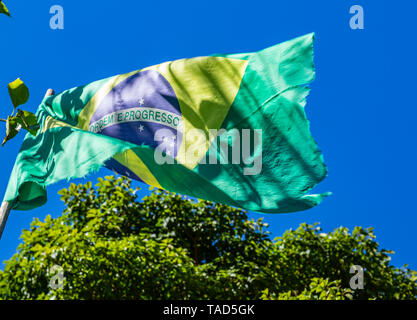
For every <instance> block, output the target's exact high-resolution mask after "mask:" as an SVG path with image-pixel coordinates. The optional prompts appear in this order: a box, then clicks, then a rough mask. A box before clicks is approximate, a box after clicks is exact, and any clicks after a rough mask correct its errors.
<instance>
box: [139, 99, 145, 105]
mask: <svg viewBox="0 0 417 320" xmlns="http://www.w3.org/2000/svg"><path fill="white" fill-rule="evenodd" d="M144 103H145V100H143V98H140V99H139V104H140V105H141V106H143V104H144Z"/></svg>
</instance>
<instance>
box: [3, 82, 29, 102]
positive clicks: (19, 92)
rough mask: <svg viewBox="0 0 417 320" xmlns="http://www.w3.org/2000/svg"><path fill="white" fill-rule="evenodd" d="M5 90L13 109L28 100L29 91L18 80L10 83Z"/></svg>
mask: <svg viewBox="0 0 417 320" xmlns="http://www.w3.org/2000/svg"><path fill="white" fill-rule="evenodd" d="M7 88H8V89H9V95H10V99H11V100H12V103H13V106H14V108H15V109H16V108H17V107H18V106H20V105H22V104H24V103H26V102H27V101H28V100H29V89H28V87H26V85H25V84H24V83H23V81H22V80H20V78H17V79H16V80H15V81H13V82H10V83H9V85H8V86H7Z"/></svg>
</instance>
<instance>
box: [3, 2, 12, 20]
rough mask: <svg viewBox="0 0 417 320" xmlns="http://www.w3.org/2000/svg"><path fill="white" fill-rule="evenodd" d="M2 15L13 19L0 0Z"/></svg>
mask: <svg viewBox="0 0 417 320" xmlns="http://www.w3.org/2000/svg"><path fill="white" fill-rule="evenodd" d="M0 13H4V14H5V15H7V16H9V17H11V15H10V12H9V10H8V9H7V7H6V5H5V4H4V3H3V2H1V0H0Z"/></svg>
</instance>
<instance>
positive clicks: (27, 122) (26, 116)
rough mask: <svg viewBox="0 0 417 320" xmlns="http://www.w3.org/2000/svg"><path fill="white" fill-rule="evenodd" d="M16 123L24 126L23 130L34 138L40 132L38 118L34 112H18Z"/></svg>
mask: <svg viewBox="0 0 417 320" xmlns="http://www.w3.org/2000/svg"><path fill="white" fill-rule="evenodd" d="M14 118H16V121H17V122H18V123H19V124H20V125H21V126H22V128H23V129H25V130H27V131H29V132H30V134H32V135H33V136H34V135H36V133H37V132H38V130H39V124H38V118H37V117H36V115H34V114H33V113H32V112H29V111H26V110H23V111H22V110H19V109H18V111H17V115H16V116H15V117H14Z"/></svg>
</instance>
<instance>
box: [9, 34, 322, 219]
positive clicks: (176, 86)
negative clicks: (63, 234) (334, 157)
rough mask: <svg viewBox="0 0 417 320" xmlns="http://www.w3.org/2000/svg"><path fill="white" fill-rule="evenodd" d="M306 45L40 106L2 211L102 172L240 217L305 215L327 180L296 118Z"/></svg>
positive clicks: (172, 69)
mask: <svg viewBox="0 0 417 320" xmlns="http://www.w3.org/2000/svg"><path fill="white" fill-rule="evenodd" d="M313 41H314V34H308V35H305V36H302V37H299V38H297V39H294V40H291V41H287V42H284V43H282V44H278V45H275V46H273V47H270V48H267V49H264V50H261V51H259V52H255V53H246V54H230V55H212V56H206V57H197V58H191V59H181V60H176V61H170V62H165V63H162V64H158V65H155V66H151V67H147V68H144V69H141V70H137V71H133V72H130V73H127V74H122V75H117V76H114V77H110V78H107V79H104V80H99V81H96V82H93V83H90V84H88V85H85V86H81V87H76V88H73V89H70V90H66V91H64V92H61V93H59V94H56V95H54V96H50V97H46V98H45V99H44V100H43V101H42V103H41V105H40V106H39V109H38V111H37V117H38V120H39V124H40V129H39V131H38V133H37V134H36V136H32V135H30V134H27V135H26V137H25V139H24V141H23V144H22V147H21V150H20V152H19V154H18V156H17V159H16V163H15V166H14V168H13V171H12V174H11V177H10V181H9V184H8V187H7V191H6V195H5V198H4V201H8V202H11V203H12V204H13V208H14V209H17V210H28V209H32V208H35V207H37V206H40V205H42V204H44V203H45V202H46V186H48V185H50V184H52V183H55V182H57V181H60V180H63V179H70V178H77V177H84V176H85V175H87V174H88V173H90V172H93V171H97V170H98V169H99V168H100V167H101V166H105V167H107V168H109V169H111V170H113V171H115V172H117V173H120V174H122V175H125V176H128V177H131V178H133V179H136V180H139V181H142V182H145V183H147V184H149V185H151V186H154V187H158V188H162V189H166V190H169V191H174V192H178V193H181V194H184V195H189V196H192V197H196V198H200V199H207V200H211V201H215V202H219V203H224V204H228V205H232V206H235V207H240V208H244V209H248V210H253V211H258V212H265V213H280V212H293V211H299V210H305V209H308V208H311V207H313V206H315V205H317V204H318V203H320V201H321V200H322V198H323V197H325V196H326V195H327V193H322V194H308V191H309V190H310V189H311V188H313V187H314V186H315V185H316V184H317V183H319V182H320V181H321V180H323V179H324V177H325V176H326V173H327V171H326V166H325V164H324V162H323V157H322V154H321V152H320V151H319V149H318V148H317V145H316V142H315V141H314V139H313V138H312V136H311V134H310V130H309V122H308V120H307V118H306V114H305V111H304V107H305V104H306V97H307V95H308V93H309V87H308V86H307V85H308V83H310V82H311V81H312V80H313V79H314V75H315V71H314V65H313Z"/></svg>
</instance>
